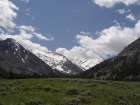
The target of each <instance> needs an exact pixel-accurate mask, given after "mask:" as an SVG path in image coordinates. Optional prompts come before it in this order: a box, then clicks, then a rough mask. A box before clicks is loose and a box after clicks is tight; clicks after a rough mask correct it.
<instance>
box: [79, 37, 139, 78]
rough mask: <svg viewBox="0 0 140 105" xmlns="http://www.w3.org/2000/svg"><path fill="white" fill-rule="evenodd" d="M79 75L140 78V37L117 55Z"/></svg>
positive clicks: (85, 76) (87, 76)
mask: <svg viewBox="0 0 140 105" xmlns="http://www.w3.org/2000/svg"><path fill="white" fill-rule="evenodd" d="M77 76H78V77H83V78H95V79H114V80H127V79H128V80H129V79H131V80H140V38H138V39H137V40H136V41H134V42H133V43H131V44H130V45H128V46H127V47H125V48H124V50H123V51H121V52H120V53H119V54H118V55H117V56H115V57H113V58H110V59H108V60H105V61H103V62H101V63H99V64H98V65H96V66H94V67H92V68H91V69H89V70H87V71H85V72H83V73H80V74H79V75H77Z"/></svg>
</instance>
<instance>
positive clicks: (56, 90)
mask: <svg viewBox="0 0 140 105" xmlns="http://www.w3.org/2000/svg"><path fill="white" fill-rule="evenodd" d="M51 91H52V92H61V90H60V89H59V88H52V89H51Z"/></svg>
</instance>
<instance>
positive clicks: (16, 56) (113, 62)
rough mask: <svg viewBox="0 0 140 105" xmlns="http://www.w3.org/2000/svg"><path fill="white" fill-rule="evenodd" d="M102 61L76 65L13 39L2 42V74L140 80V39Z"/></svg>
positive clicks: (58, 55)
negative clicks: (29, 48)
mask: <svg viewBox="0 0 140 105" xmlns="http://www.w3.org/2000/svg"><path fill="white" fill-rule="evenodd" d="M99 62H101V61H99V60H98V59H95V60H93V59H89V60H85V61H80V62H78V63H77V64H76V63H74V62H72V61H70V60H69V59H67V58H66V57H65V56H63V55H61V54H58V53H55V52H43V51H38V50H36V49H33V50H30V51H29V50H27V49H25V48H24V47H23V46H22V45H20V44H19V43H18V42H16V41H15V40H14V39H12V38H8V39H6V40H3V41H0V71H8V72H10V71H12V72H13V73H16V74H25V75H32V74H34V73H37V74H39V75H46V76H50V77H51V76H53V77H62V76H63V75H64V74H68V75H73V74H74V75H75V77H80V78H94V79H112V80H130V79H131V80H140V38H138V39H137V40H136V41H134V42H133V43H131V44H130V45H128V46H127V47H125V48H124V50H123V51H121V52H120V53H119V54H118V55H117V56H115V57H112V58H110V59H107V60H105V61H103V62H101V63H99ZM97 63H99V64H97ZM96 64H97V65H96ZM92 65H96V66H93V67H92ZM88 68H90V69H88ZM86 69H88V70H86Z"/></svg>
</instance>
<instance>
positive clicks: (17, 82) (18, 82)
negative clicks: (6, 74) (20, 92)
mask: <svg viewBox="0 0 140 105" xmlns="http://www.w3.org/2000/svg"><path fill="white" fill-rule="evenodd" d="M21 83H22V81H20V80H18V81H15V82H14V83H13V84H14V85H20V84H21Z"/></svg>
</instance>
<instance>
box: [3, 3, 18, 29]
mask: <svg viewBox="0 0 140 105" xmlns="http://www.w3.org/2000/svg"><path fill="white" fill-rule="evenodd" d="M14 10H18V7H17V6H16V5H14V4H13V3H12V2H10V1H8V0H0V26H1V27H4V28H6V29H7V28H14V27H16V24H15V23H14V22H13V19H14V18H16V17H17V13H16V12H15V11H14Z"/></svg>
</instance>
